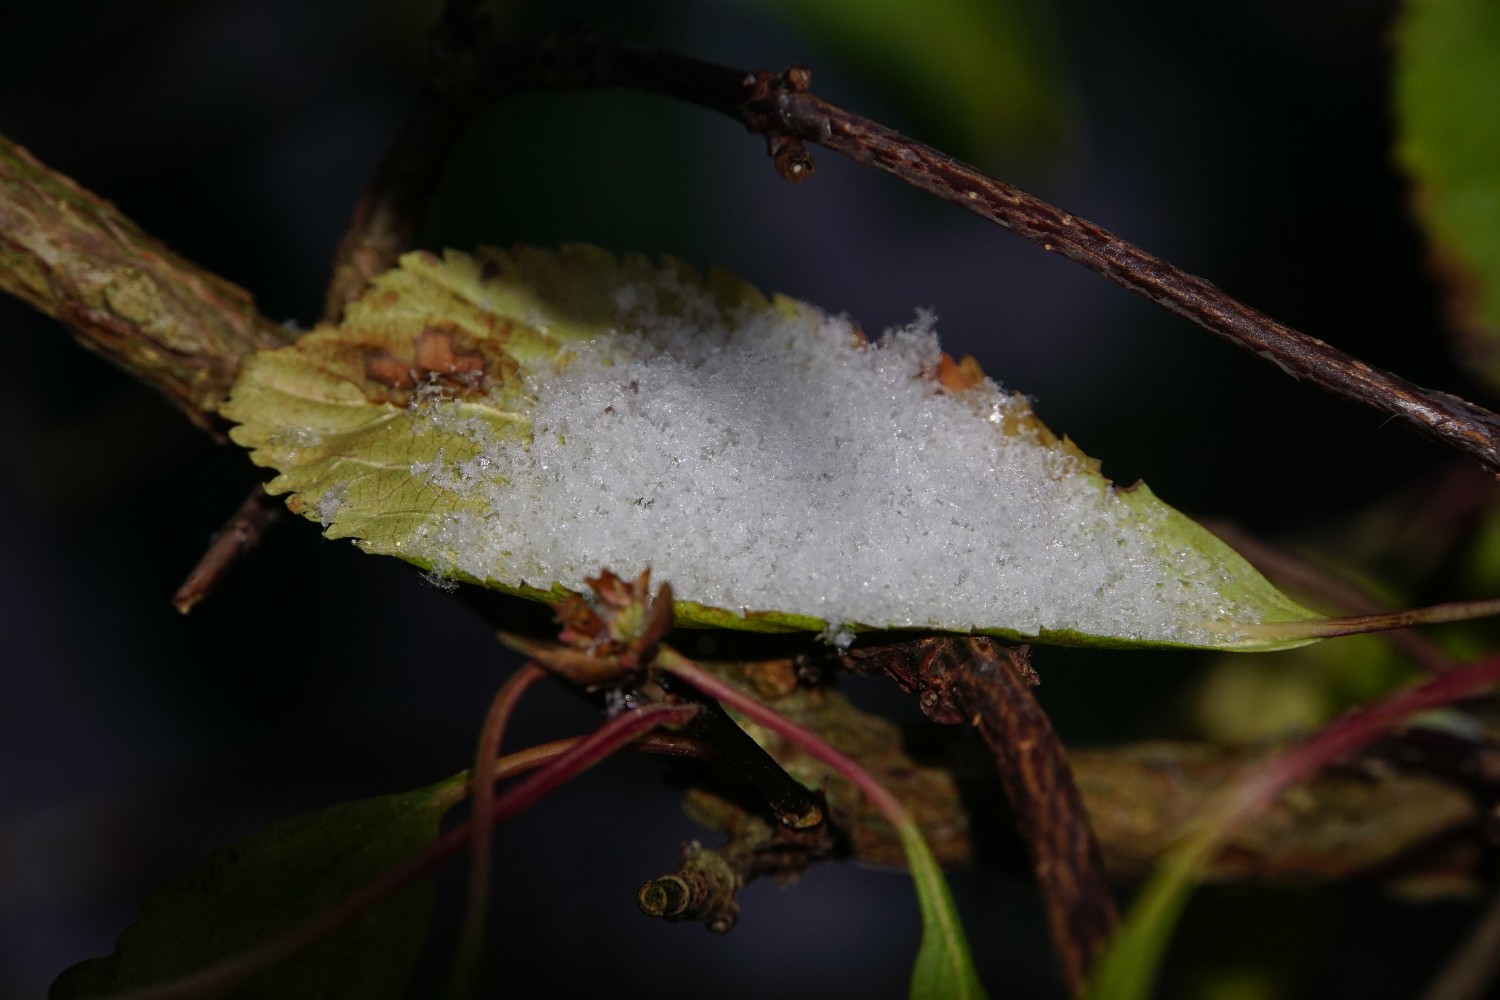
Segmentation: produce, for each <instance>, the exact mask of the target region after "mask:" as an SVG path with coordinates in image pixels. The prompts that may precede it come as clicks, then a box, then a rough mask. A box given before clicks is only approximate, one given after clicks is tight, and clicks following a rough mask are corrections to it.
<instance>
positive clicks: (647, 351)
mask: <svg viewBox="0 0 1500 1000" xmlns="http://www.w3.org/2000/svg"><path fill="white" fill-rule="evenodd" d="M931 326H932V317H931V316H924V315H919V316H918V318H917V320H916V321H915V322H914V323H912V324H911V325H910V326H908V327H905V328H902V329H899V330H893V331H888V333H887V334H886V336H884V337H882V338H881V339H880V341H879V342H877V343H872V342H870V341H869V340H868V339H867V338H865V337H864V335H863V334H862V333H861V332H860V331H859V330H858V328H857V327H855V326H853V325H852V324H851V323H850V321H848V320H847V319H845V318H843V317H833V316H827V315H825V314H823V313H821V312H819V311H818V310H817V309H815V308H813V307H812V306H809V305H807V304H805V303H801V302H796V301H793V300H790V299H786V298H775V299H767V298H766V297H765V296H763V295H761V294H760V293H759V292H758V291H756V290H755V289H754V288H752V287H750V286H749V285H747V284H746V283H744V282H743V281H740V280H739V279H737V278H734V277H732V276H730V275H727V274H724V273H722V272H717V271H710V272H709V273H708V274H706V275H705V274H702V273H700V272H698V271H696V270H695V269H693V268H691V267H689V266H688V265H686V264H684V263H682V262H681V261H675V260H664V261H661V262H654V261H650V260H647V259H645V258H642V257H633V256H627V257H615V256H613V255H611V254H608V253H605V252H604V251H602V250H598V249H596V248H592V247H583V246H569V247H564V248H563V249H561V250H560V251H556V252H553V251H547V250H540V249H535V248H527V247H519V248H516V249H514V250H512V251H504V250H498V249H493V248H481V249H480V250H479V251H478V253H477V254H476V255H475V256H473V257H471V256H469V255H466V254H461V253H456V252H453V251H449V252H447V254H446V256H445V257H444V258H439V257H437V256H435V255H433V254H429V253H417V254H409V255H407V256H406V257H405V258H404V259H403V260H402V266H401V268H400V269H398V270H396V271H393V272H390V273H388V274H386V275H383V276H382V277H380V278H379V279H377V281H376V282H375V284H374V286H373V287H372V288H371V290H370V291H369V292H368V293H367V294H366V295H365V296H364V297H362V298H361V299H360V300H359V301H358V302H356V303H355V304H354V305H353V306H351V307H350V309H349V310H348V313H347V316H346V318H345V320H344V322H343V324H342V325H341V326H340V327H338V328H330V327H324V328H320V329H318V330H316V331H313V332H312V333H309V334H307V335H306V336H304V337H302V338H301V339H300V340H299V341H298V342H297V343H296V344H294V345H291V346H289V347H286V348H282V349H279V350H274V351H266V352H262V353H260V354H257V355H254V356H252V357H251V358H249V359H248V360H247V361H246V363H245V364H244V365H243V366H242V369H241V374H240V377H239V380H238V381H237V383H236V386H235V389H234V393H233V397H232V398H231V400H230V402H229V403H228V405H226V406H225V407H224V408H223V410H222V412H223V413H224V414H225V415H226V416H227V417H229V418H230V419H231V420H235V421H238V422H239V424H240V426H238V427H236V428H235V429H234V430H233V432H232V436H233V437H234V439H235V440H236V441H237V442H238V443H240V444H242V445H244V446H245V447H247V448H250V449H251V450H252V458H253V459H254V461H256V462H257V463H259V464H261V465H265V466H270V467H273V468H275V469H277V470H278V472H279V473H280V475H278V476H277V477H276V478H275V479H274V480H273V481H272V482H271V483H270V484H269V486H268V487H267V488H268V489H269V490H270V491H271V492H272V493H288V494H290V496H289V498H288V506H290V507H291V508H292V509H293V510H294V511H297V512H299V513H302V514H304V515H306V516H308V517H310V518H314V519H317V520H319V521H321V522H322V523H323V524H324V525H325V526H326V527H327V529H328V534H329V535H330V536H331V537H349V538H354V539H356V540H357V541H358V543H359V544H360V545H361V546H362V547H363V548H365V549H366V550H368V551H371V552H377V553H383V554H389V555H396V556H399V557H400V558H402V559H405V560H407V561H409V562H412V563H415V564H417V565H419V566H422V567H424V568H427V569H432V570H435V571H436V572H438V573H440V574H442V575H445V576H449V577H452V578H454V579H458V580H465V581H470V582H475V583H480V584H482V585H484V586H488V587H493V588H496V589H499V590H504V591H507V592H510V593H516V594H521V595H523V596H526V597H531V598H538V599H542V600H556V599H558V598H560V597H561V596H562V595H563V594H565V593H567V592H569V591H574V592H577V591H582V590H584V589H585V588H586V584H585V580H586V578H587V577H589V576H591V575H593V574H595V573H597V572H598V571H599V570H600V569H601V568H609V569H611V570H613V571H615V572H616V573H619V574H621V575H623V576H625V577H633V576H637V575H639V574H640V573H641V572H642V571H643V570H645V569H647V568H650V569H651V570H652V571H653V573H654V574H655V575H656V578H657V579H665V580H670V581H671V582H672V585H673V589H674V592H675V594H676V596H677V600H678V603H677V605H676V609H675V610H676V617H677V621H678V622H679V624H684V625H704V626H712V627H720V628H736V629H745V630H753V631H789V630H808V631H819V630H825V629H826V630H827V631H828V633H829V635H830V637H834V638H838V637H842V636H846V635H848V634H852V633H854V632H858V631H860V630H866V629H921V630H925V631H953V632H982V633H985V634H990V635H995V636H999V637H1003V638H1010V639H1021V640H1032V641H1041V642H1051V643H1059V644H1072V645H1080V644H1081V645H1102V646H1189V647H1210V648H1216V649H1237V650H1238V649H1276V648H1284V647H1287V646H1293V645H1300V644H1302V643H1304V642H1306V641H1309V640H1310V638H1312V637H1313V635H1314V631H1313V629H1312V624H1311V623H1312V622H1313V621H1314V620H1315V619H1316V616H1315V615H1313V614H1312V613H1311V612H1309V611H1308V610H1306V609H1305V608H1302V607H1301V606H1299V605H1298V604H1297V603H1296V602H1294V601H1292V600H1291V599H1290V598H1288V597H1286V596H1285V595H1283V594H1281V593H1280V592H1279V591H1278V590H1276V588H1274V587H1272V586H1271V585H1270V584H1269V583H1267V582H1266V580H1265V579H1264V578H1263V577H1261V576H1260V574H1259V573H1257V572H1256V571H1255V570H1254V569H1252V568H1251V567H1250V566H1249V565H1248V564H1247V563H1246V562H1245V561H1244V560H1243V559H1242V558H1240V556H1239V555H1238V554H1236V553H1235V552H1234V551H1233V550H1232V549H1230V548H1229V547H1228V546H1226V545H1225V544H1223V543H1222V542H1220V541H1219V540H1218V539H1216V538H1215V537H1213V536H1212V535H1210V534H1209V533H1208V532H1206V531H1204V530H1203V529H1202V528H1201V527H1199V526H1198V525H1197V524H1195V523H1194V522H1192V521H1191V520H1189V519H1188V518H1186V517H1184V516H1183V515H1182V514H1180V513H1178V512H1177V511H1175V510H1173V509H1172V508H1171V507H1169V506H1167V505H1166V504H1164V503H1162V502H1161V501H1160V500H1158V499H1157V498H1156V497H1155V496H1154V495H1153V494H1152V493H1151V491H1150V490H1148V489H1147V488H1146V487H1145V486H1143V485H1140V484H1137V485H1136V486H1133V487H1127V488H1119V487H1116V486H1115V485H1114V484H1112V483H1110V482H1109V480H1108V479H1106V478H1105V477H1104V476H1102V475H1101V474H1100V473H1099V471H1098V464H1097V463H1096V462H1094V461H1093V460H1092V459H1090V458H1089V457H1088V456H1086V455H1085V454H1084V453H1083V452H1082V451H1080V450H1079V449H1078V448H1077V446H1075V445H1074V444H1073V443H1072V442H1071V441H1068V440H1067V439H1065V438H1063V439H1060V438H1058V437H1057V436H1056V435H1054V434H1053V433H1052V432H1051V431H1049V430H1048V429H1047V428H1046V427H1045V426H1044V425H1043V424H1042V423H1041V421H1040V420H1039V419H1038V418H1037V416H1036V415H1035V413H1033V412H1032V410H1031V407H1030V404H1029V403H1028V402H1027V400H1026V398H1025V397H1024V396H1022V395H1020V394H1019V393H1015V392H1009V391H1005V390H1002V389H1001V388H1000V387H999V386H997V385H996V384H995V383H994V382H992V381H990V380H989V379H988V378H986V377H985V376H984V374H983V372H981V371H980V370H979V368H978V365H977V364H975V363H974V362H973V361H972V359H964V360H963V361H961V362H956V361H954V360H953V359H952V358H950V357H948V356H947V355H946V354H943V353H942V351H941V349H940V348H939V347H938V345H937V341H936V339H935V337H934V335H933V333H932V329H931Z"/></svg>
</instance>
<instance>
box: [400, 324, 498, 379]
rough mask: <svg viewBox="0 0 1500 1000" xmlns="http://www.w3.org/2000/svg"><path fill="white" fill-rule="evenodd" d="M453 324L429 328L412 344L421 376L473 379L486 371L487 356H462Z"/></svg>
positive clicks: (477, 354)
mask: <svg viewBox="0 0 1500 1000" xmlns="http://www.w3.org/2000/svg"><path fill="white" fill-rule="evenodd" d="M454 334H455V328H454V327H453V325H452V324H447V323H433V324H429V325H428V326H427V327H426V328H425V329H423V331H422V332H421V333H420V334H418V336H417V339H416V340H414V341H412V360H413V361H414V362H415V364H416V368H417V370H418V371H419V372H427V373H431V374H434V375H455V376H463V375H474V374H478V373H481V372H483V371H484V355H483V354H480V353H479V352H477V351H468V352H460V351H459V350H458V348H457V347H456V346H455V344H454Z"/></svg>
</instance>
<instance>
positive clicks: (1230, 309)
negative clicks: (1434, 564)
mask: <svg viewBox="0 0 1500 1000" xmlns="http://www.w3.org/2000/svg"><path fill="white" fill-rule="evenodd" d="M486 69H487V70H488V72H489V77H488V82H489V85H490V87H491V89H492V92H493V93H494V94H495V95H497V96H498V95H501V94H504V93H507V92H510V91H515V90H521V89H527V88H534V87H549V88H556V89H568V88H585V87H634V88H639V89H643V90H650V91H655V92H658V93H662V94H666V95H667V96H670V97H675V98H678V99H680V100H685V101H689V102H692V103H695V104H699V105H702V106H704V107H707V108H711V109H713V110H715V111H719V112H722V113H724V114H727V115H730V116H731V117H733V118H736V119H738V120H739V121H741V122H743V123H744V124H745V126H746V127H747V128H749V129H750V130H751V131H752V132H758V133H762V134H764V135H766V136H767V137H768V139H770V140H771V141H772V147H773V151H774V152H775V153H776V156H775V160H776V166H777V169H778V170H779V171H780V172H781V173H782V175H783V176H784V177H787V178H788V179H789V180H802V179H804V178H806V177H807V176H808V175H809V174H810V173H811V169H812V162H811V160H810V159H809V158H808V157H807V156H806V153H805V150H803V149H802V148H801V144H800V143H801V141H806V142H813V143H817V144H819V145H822V146H826V147H827V148H829V149H832V150H835V151H837V152H839V153H843V154H844V155H846V156H848V157H850V158H852V159H854V160H857V161H859V162H861V163H867V164H869V165H871V166H873V167H875V168H877V169H879V170H883V171H885V172H886V173H889V174H891V175H893V176H895V177H897V178H899V179H900V180H903V181H905V182H906V183H908V184H910V185H912V186H914V187H917V188H920V189H921V190H924V191H927V192H929V193H931V194H934V195H936V196H938V197H939V198H942V199H944V200H946V201H951V202H953V203H954V204H956V205H960V206H962V207H963V208H965V209H968V210H969V211H971V212H974V213H975V214H977V215H979V216H981V217H983V218H985V219H988V220H990V221H991V222H994V223H996V224H998V225H1001V226H1004V227H1005V228H1007V229H1010V230H1012V231H1014V232H1016V233H1018V234H1019V235H1021V236H1024V237H1025V238H1027V239H1029V240H1031V241H1032V242H1034V243H1036V244H1038V245H1039V246H1041V247H1042V248H1043V249H1044V250H1048V251H1051V252H1055V253H1059V254H1062V255H1063V256H1064V257H1067V258H1068V259H1069V260H1072V261H1074V262H1075V263H1078V264H1082V265H1083V266H1084V267H1087V268H1089V269H1090V270H1092V271H1095V272H1097V273H1098V274H1101V275H1103V276H1104V277H1106V278H1109V279H1110V280H1111V281H1114V282H1116V283H1117V284H1120V285H1123V286H1124V287H1126V288H1129V289H1130V290H1132V291H1134V292H1137V293H1139V294H1141V295H1144V296H1145V297H1146V298H1148V299H1150V300H1151V301H1153V302H1155V303H1157V304H1158V305H1160V306H1162V307H1164V308H1166V309H1169V310H1171V311H1172V312H1175V313H1177V314H1178V315H1180V316H1184V317H1186V318H1187V319H1190V320H1192V321H1193V322H1194V323H1197V324H1198V325H1199V326H1201V327H1203V328H1204V329H1206V330H1209V331H1210V332H1212V333H1215V334H1217V335H1219V336H1220V337H1222V338H1224V339H1225V340H1228V341H1229V342H1231V343H1233V344H1235V345H1236V346H1238V347H1240V348H1243V349H1244V350H1246V351H1249V352H1250V353H1252V354H1254V355H1256V356H1257V357H1259V358H1262V359H1263V360H1266V361H1269V362H1271V363H1272V364H1274V365H1276V366H1277V367H1278V368H1280V369H1282V370H1283V371H1284V372H1286V373H1287V374H1288V375H1291V376H1292V377H1293V378H1297V379H1307V380H1308V381H1311V382H1313V383H1314V384H1316V385H1318V386H1320V387H1321V388H1323V389H1325V390H1326V391H1328V392H1331V393H1333V394H1334V395H1337V396H1340V397H1343V398H1344V399H1348V400H1351V401H1354V402H1357V403H1361V404H1363V405H1365V406H1368V407H1370V408H1371V409H1374V410H1376V411H1378V412H1381V413H1384V414H1387V415H1389V416H1392V417H1395V418H1397V419H1400V420H1401V421H1403V422H1405V423H1406V424H1408V425H1410V426H1411V427H1413V428H1414V429H1416V430H1417V431H1418V432H1419V433H1422V434H1424V435H1426V436H1428V437H1430V438H1432V439H1434V440H1436V441H1439V442H1441V443H1443V444H1446V445H1447V446H1448V447H1450V448H1453V449H1455V450H1456V451H1458V452H1460V453H1461V454H1463V455H1466V456H1468V457H1469V458H1471V459H1473V460H1474V461H1476V462H1478V463H1479V464H1481V465H1482V466H1484V468H1486V469H1487V470H1489V471H1490V472H1491V473H1497V474H1500V415H1496V414H1494V413H1492V412H1490V411H1489V410H1486V409H1484V408H1482V407H1479V406H1476V405H1474V404H1473V403H1469V402H1467V401H1465V400H1463V399H1460V398H1458V397H1457V396H1454V395H1451V394H1449V393H1445V392H1438V391H1433V390H1429V389H1424V388H1422V387H1420V386H1417V385H1415V384H1413V383H1411V382H1408V381H1406V380H1405V379H1403V378H1400V377H1398V376H1396V375H1392V374H1390V373H1389V372H1385V371H1381V370H1380V369H1378V368H1374V367H1372V366H1370V365H1367V364H1365V363H1364V362H1363V361H1360V360H1358V359H1357V358H1354V357H1351V356H1350V355H1348V354H1345V353H1344V352H1343V351H1340V350H1339V349H1337V348H1335V347H1332V346H1330V345H1328V344H1326V343H1324V342H1323V341H1321V340H1318V339H1316V338H1314V337H1310V336H1308V335H1307V334H1304V333H1301V332H1299V331H1297V330H1294V329H1292V328H1290V327H1288V326H1286V325H1284V324H1282V323H1278V322H1277V321H1275V320H1273V319H1271V318H1270V317H1269V316H1266V315H1265V314H1264V313H1261V312H1259V311H1257V310H1255V309H1252V308H1251V307H1249V306H1247V305H1245V304H1244V303H1241V302H1239V301H1237V300H1235V299H1233V298H1231V297H1230V296H1228V295H1226V294H1225V293H1224V292H1222V291H1220V290H1219V289H1218V288H1216V287H1214V286H1213V285H1212V284H1210V283H1209V282H1207V281H1204V280H1203V279H1202V278H1198V277H1194V276H1193V275H1191V274H1188V273H1186V272H1185V271H1182V270H1180V269H1179V268H1176V267H1173V266H1172V265H1171V264H1168V263H1167V262H1166V261H1163V260H1161V259H1160V258H1157V257H1154V256H1152V255H1151V254H1148V253H1146V252H1145V251H1144V250H1141V249H1140V248H1138V247H1136V246H1133V245H1132V244H1130V243H1127V242H1126V241H1124V240H1122V239H1120V238H1118V237H1116V236H1114V235H1113V234H1111V233H1109V232H1108V231H1106V230H1104V229H1102V228H1100V227H1099V226H1096V225H1094V224H1093V223H1091V222H1088V221H1087V220H1084V219H1080V218H1078V217H1077V216H1074V215H1072V214H1071V213H1068V212H1065V211H1063V210H1061V209H1059V208H1057V207H1056V206H1054V205H1050V204H1048V203H1047V202H1045V201H1042V200H1041V199H1039V198H1035V197H1033V196H1031V195H1029V194H1027V193H1025V192H1024V191H1021V190H1019V189H1017V188H1014V187H1012V186H1011V185H1009V184H1006V183H1004V182H1003V181H999V180H996V179H994V178H992V177H988V176H986V175H985V174H983V173H981V172H980V171H978V170H976V169H975V168H973V167H971V166H969V165H967V164H964V163H961V162H959V161H957V160H955V159H953V158H952V157H949V156H947V155H945V154H943V153H941V152H939V151H938V150H936V149H933V148H932V147H930V146H927V145H924V144H922V143H920V142H917V141H915V140H913V139H911V138H909V137H907V136H904V135H902V134H901V133H899V132H896V131H894V130H893V129H889V128H886V127H885V126H883V125H879V124H877V123H875V122H873V121H870V120H869V119H867V118H864V117H862V116H860V115H856V114H853V113H852V112H849V111H845V110H844V109H842V108H839V107H835V106H834V105H832V104H829V103H827V102H826V101H822V100H820V99H819V98H817V97H815V96H814V95H812V94H810V93H806V92H805V91H806V86H807V83H808V72H807V70H805V69H802V68H800V67H794V68H793V69H791V70H788V71H787V72H786V73H784V74H772V73H767V72H764V71H762V72H759V73H754V74H752V73H746V72H744V71H742V70H735V69H730V68H728V67H725V66H718V65H715V64H712V63H707V62H702V61H700V60H696V59H689V58H686V57H683V56H679V55H675V54H673V53H669V52H662V51H658V50H655V49H649V48H645V47H642V46H636V45H630V44H627V43H624V42H620V41H617V40H615V39H611V38H607V37H604V36H601V35H597V34H593V33H589V32H582V31H579V32H572V33H567V34H564V35H561V36H558V37H557V38H554V39H551V40H549V41H547V42H543V43H540V44H535V43H533V44H516V45H505V46H499V47H496V48H495V49H494V50H492V52H491V53H490V55H489V57H488V58H487V61H486ZM789 140H790V143H789V142H788V141H789Z"/></svg>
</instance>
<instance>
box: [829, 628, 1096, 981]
mask: <svg viewBox="0 0 1500 1000" xmlns="http://www.w3.org/2000/svg"><path fill="white" fill-rule="evenodd" d="M845 662H846V663H848V664H849V665H850V666H851V667H853V668H855V669H859V670H862V671H867V672H868V671H870V670H872V669H875V670H880V671H883V672H885V673H887V674H890V675H891V676H893V677H895V678H896V680H897V681H898V682H900V683H901V684H902V685H903V686H904V687H907V688H908V689H909V690H915V691H918V692H919V695H918V703H919V704H920V705H921V706H922V709H923V711H924V712H926V713H927V715H928V716H929V717H930V718H932V719H933V720H934V721H937V722H946V723H953V722H958V721H964V720H966V721H968V722H969V723H970V724H972V725H973V726H974V728H975V729H977V730H978V731H979V734H980V736H982V737H983V738H984V741H985V743H987V744H988V745H989V747H990V752H991V753H992V754H993V755H994V757H995V763H996V765H997V767H998V768H999V771H1000V778H1001V781H1002V783H1003V784H1004V786H1005V794H1006V797H1007V798H1009V800H1010V804H1011V809H1012V810H1013V812H1014V813H1015V821H1016V828H1017V831H1018V832H1019V833H1020V835H1021V840H1022V842H1023V843H1024V844H1025V845H1026V849H1027V852H1028V854H1029V855H1030V857H1031V863H1032V870H1033V871H1034V872H1035V874H1036V879H1037V883H1038V885H1039V886H1040V887H1041V890H1042V895H1043V899H1044V901H1045V903H1046V907H1047V919H1048V923H1049V925H1050V929H1051V932H1052V941H1053V945H1054V946H1055V947H1056V949H1057V953H1058V958H1059V960H1060V962H1061V964H1062V970H1063V978H1064V979H1065V980H1066V981H1067V984H1068V987H1069V989H1071V990H1072V992H1073V993H1075V994H1076V993H1080V992H1081V991H1082V990H1083V987H1084V985H1085V983H1086V982H1087V975H1088V969H1089V966H1090V965H1091V964H1092V962H1093V960H1094V958H1095V957H1096V956H1097V955H1098V954H1099V952H1100V951H1101V950H1102V949H1103V947H1104V944H1105V942H1106V941H1107V940H1108V939H1109V936H1110V934H1111V932H1112V931H1113V930H1114V927H1115V924H1116V922H1117V920H1118V917H1117V914H1116V912H1115V905H1114V899H1113V897H1112V896H1111V895H1110V891H1109V883H1108V881H1107V880H1106V878H1105V874H1104V863H1103V861H1102V860H1101V855H1100V851H1099V846H1098V844H1097V843H1096V842H1095V839H1094V832H1093V829H1092V827H1091V826H1090V824H1089V817H1088V814H1087V812H1086V811H1085V810H1084V806H1083V799H1082V797H1081V796H1080V794H1079V792H1078V788H1077V786H1076V785H1075V784H1074V782H1073V773H1072V770H1071V769H1070V768H1069V766H1068V760H1067V755H1066V754H1065V752H1064V751H1063V747H1062V743H1061V742H1060V741H1059V740H1058V738H1057V734H1056V733H1055V732H1053V730H1052V724H1051V723H1050V722H1049V721H1048V719H1047V714H1046V713H1045V712H1044V711H1042V707H1041V705H1039V704H1038V703H1037V701H1036V699H1035V698H1034V697H1032V694H1031V687H1032V685H1034V684H1035V683H1036V675H1035V674H1034V673H1033V672H1032V670H1031V666H1030V664H1029V663H1028V662H1027V657H1026V649H1025V647H1006V646H1001V645H999V644H998V643H996V642H993V641H991V640H989V639H982V638H933V639H922V640H918V641H916V642H911V643H903V644H901V645H898V646H889V647H884V648H877V649H874V650H871V651H869V652H866V653H859V652H856V653H853V654H851V655H850V656H847V657H846V658H845Z"/></svg>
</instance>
